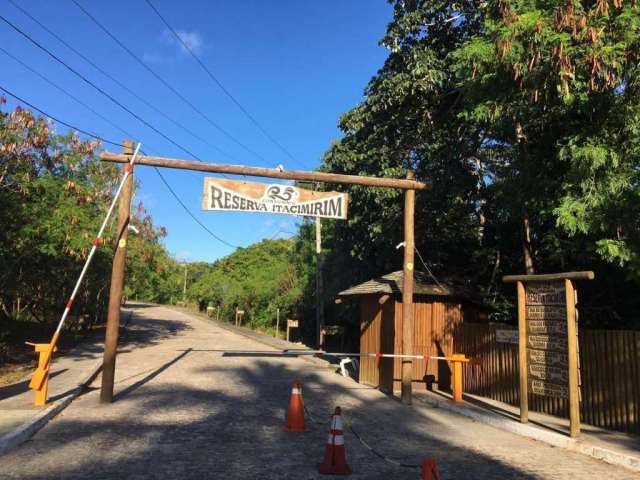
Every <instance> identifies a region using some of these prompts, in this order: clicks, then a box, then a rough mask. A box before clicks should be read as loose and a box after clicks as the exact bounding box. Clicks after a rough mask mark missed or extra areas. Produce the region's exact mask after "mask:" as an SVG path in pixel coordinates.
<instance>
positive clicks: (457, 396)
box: [449, 353, 469, 403]
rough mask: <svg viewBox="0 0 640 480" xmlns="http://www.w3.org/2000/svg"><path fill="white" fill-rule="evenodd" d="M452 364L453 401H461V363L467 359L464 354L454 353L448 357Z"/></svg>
mask: <svg viewBox="0 0 640 480" xmlns="http://www.w3.org/2000/svg"><path fill="white" fill-rule="evenodd" d="M449 360H451V363H452V364H453V401H454V402H456V403H461V402H462V364H463V363H467V362H468V361H469V359H468V358H467V357H465V356H464V354H458V353H454V354H453V355H451V356H450V357H449Z"/></svg>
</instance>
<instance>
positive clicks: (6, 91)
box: [0, 85, 241, 248]
mask: <svg viewBox="0 0 640 480" xmlns="http://www.w3.org/2000/svg"><path fill="white" fill-rule="evenodd" d="M0 90H2V91H3V92H5V93H6V94H7V95H10V96H11V97H13V98H15V99H16V100H18V101H19V102H21V103H24V104H25V105H27V106H29V108H32V109H33V110H36V111H37V112H39V113H40V114H42V115H44V116H45V117H47V118H50V119H51V120H53V121H54V122H57V123H59V124H61V125H64V126H65V127H67V128H70V129H72V130H76V131H78V132H80V133H83V134H84V135H87V136H89V137H92V138H95V139H96V140H100V141H101V142H103V143H108V144H111V145H114V146H117V147H123V146H124V145H122V144H121V143H118V142H114V141H112V140H108V139H106V138H104V137H102V136H100V135H98V134H96V133H92V132H89V131H88V130H84V129H82V128H78V127H76V126H75V125H72V124H70V123H68V122H65V121H64V120H60V119H59V118H57V117H54V116H53V115H50V114H49V113H47V112H45V111H44V110H42V109H40V108H38V107H36V106H35V105H33V104H32V103H29V102H27V101H26V100H25V99H23V98H21V97H19V96H18V95H16V94H15V93H13V92H12V91H10V90H8V89H6V88H4V87H3V86H2V85H0ZM125 133H126V132H125ZM142 153H143V154H144V155H146V153H145V152H142ZM154 169H155V170H156V173H157V174H158V175H159V176H160V178H161V179H162V182H163V183H164V184H165V186H166V187H167V189H168V190H169V192H171V194H172V195H173V197H174V198H175V199H176V201H177V202H178V203H179V204H180V206H181V207H182V208H183V209H184V210H185V212H187V214H188V215H189V216H190V217H191V218H192V219H193V220H194V221H195V222H196V223H197V224H198V225H200V226H201V227H202V228H203V229H204V230H205V231H206V232H207V233H208V234H209V235H211V236H212V237H213V238H215V239H216V240H218V241H219V242H220V243H223V244H225V245H227V246H229V247H232V248H241V247H239V246H238V245H233V244H231V243H229V242H227V241H226V240H224V239H223V238H221V237H219V236H218V235H216V234H215V233H213V232H212V231H211V230H210V229H209V228H208V227H207V226H206V225H204V224H203V223H202V222H201V221H200V220H199V219H198V218H197V217H196V216H195V215H194V214H193V213H192V212H191V210H190V209H189V207H187V206H186V205H185V203H184V202H183V201H182V200H181V199H180V197H179V196H178V194H177V193H176V192H175V190H173V188H171V185H169V182H168V181H167V180H166V178H164V176H163V175H162V173H160V171H159V170H158V168H157V167H154Z"/></svg>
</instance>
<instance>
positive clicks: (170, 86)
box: [71, 0, 269, 163]
mask: <svg viewBox="0 0 640 480" xmlns="http://www.w3.org/2000/svg"><path fill="white" fill-rule="evenodd" d="M71 1H72V2H73V3H74V4H75V5H76V6H77V7H78V8H79V9H80V10H81V11H82V12H83V13H84V14H85V15H86V16H87V17H88V18H89V19H90V20H91V21H92V22H93V23H95V24H96V25H97V26H98V28H100V29H101V30H102V31H103V32H104V33H105V34H107V35H108V36H109V37H110V38H111V39H112V40H113V41H114V42H116V43H117V44H118V45H119V46H120V47H121V48H122V49H123V50H124V51H125V52H127V53H128V54H129V55H130V56H131V57H132V58H133V59H134V60H135V61H136V62H137V63H138V64H140V65H141V66H142V67H143V68H144V69H145V70H147V71H148V72H149V73H150V74H151V75H153V76H154V77H155V78H156V79H157V80H158V81H159V82H161V83H162V84H163V85H164V86H165V87H166V88H168V89H169V90H170V91H171V92H172V93H173V94H174V95H176V96H177V97H178V98H180V100H182V101H183V102H184V103H186V104H187V105H188V106H189V107H190V108H191V109H192V110H193V111H195V112H196V113H197V114H198V115H200V116H201V117H202V118H204V119H205V120H206V121H207V122H208V123H209V124H211V125H212V126H213V127H214V128H215V129H216V130H218V131H219V132H220V133H222V134H223V135H224V136H225V137H227V138H228V139H230V140H231V141H233V142H234V143H235V144H237V145H238V146H240V147H241V148H242V149H244V150H245V151H247V152H248V153H250V154H251V155H253V156H255V157H256V158H258V159H260V160H262V161H263V162H265V163H269V162H268V160H267V159H266V158H264V157H263V156H262V155H260V154H259V153H257V152H256V151H255V150H253V149H251V148H250V147H248V146H247V145H245V144H244V143H242V142H241V141H240V140H238V139H237V138H236V137H234V136H233V135H232V134H230V133H229V132H227V131H226V130H225V129H224V128H222V127H221V126H220V125H219V124H218V123H216V122H214V121H213V120H212V119H211V118H210V117H209V116H208V115H206V114H205V113H204V112H203V111H202V110H200V109H199V108H198V107H196V106H195V105H194V104H193V103H192V102H191V101H189V100H188V99H187V98H186V97H185V96H184V95H182V94H181V93H180V92H179V91H178V90H176V89H175V88H174V87H173V86H172V85H171V84H170V83H169V82H167V81H166V80H165V79H164V78H162V77H161V76H160V75H159V74H158V73H156V71H155V70H153V69H152V68H151V67H150V66H149V65H147V64H146V63H145V62H144V61H143V60H142V59H141V58H140V57H138V56H137V55H136V54H135V53H133V52H132V51H131V50H130V49H129V48H128V47H127V46H126V45H125V44H124V43H122V41H120V40H119V39H118V37H116V36H115V35H114V34H113V33H111V32H110V31H109V29H107V28H106V27H105V26H104V25H103V24H102V23H100V21H99V20H98V19H97V18H95V17H94V16H93V15H91V13H89V12H88V11H87V10H86V9H85V8H84V7H83V6H82V5H80V3H78V2H77V0H71Z"/></svg>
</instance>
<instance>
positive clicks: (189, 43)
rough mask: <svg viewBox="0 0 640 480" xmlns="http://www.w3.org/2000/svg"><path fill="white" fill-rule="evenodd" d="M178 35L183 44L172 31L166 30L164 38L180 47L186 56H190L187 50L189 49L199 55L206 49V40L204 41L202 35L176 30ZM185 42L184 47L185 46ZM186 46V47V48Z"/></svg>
mask: <svg viewBox="0 0 640 480" xmlns="http://www.w3.org/2000/svg"><path fill="white" fill-rule="evenodd" d="M176 33H177V34H178V36H179V37H180V40H182V42H180V41H178V39H177V38H176V37H175V35H174V34H173V32H171V31H170V30H165V31H164V32H163V33H162V35H163V36H164V38H165V39H166V40H167V41H168V42H169V43H171V44H174V45H178V46H179V47H180V51H181V52H182V53H184V54H188V53H189V52H188V51H187V48H189V49H190V50H191V51H192V52H193V53H195V54H198V53H200V52H202V49H203V47H204V40H203V39H202V35H200V34H199V33H198V32H196V31H192V32H189V31H187V30H176ZM183 42H184V45H183ZM185 46H186V47H185Z"/></svg>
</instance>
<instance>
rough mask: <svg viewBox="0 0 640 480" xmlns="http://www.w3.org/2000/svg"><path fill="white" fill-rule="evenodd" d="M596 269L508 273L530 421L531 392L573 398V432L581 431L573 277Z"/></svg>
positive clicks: (523, 406)
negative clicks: (515, 307) (515, 299)
mask: <svg viewBox="0 0 640 480" xmlns="http://www.w3.org/2000/svg"><path fill="white" fill-rule="evenodd" d="M593 278H594V274H593V272H567V273H557V274H548V275H507V276H505V277H503V281H504V282H516V284H517V291H518V337H519V338H518V345H519V351H518V365H519V369H520V421H521V422H522V423H527V422H528V421H529V395H530V394H531V395H541V396H547V397H558V398H564V399H568V402H569V420H570V435H571V436H572V437H577V436H578V435H579V434H580V383H579V378H580V371H579V354H578V327H577V313H576V303H577V302H576V291H575V288H574V285H573V280H592V279H593Z"/></svg>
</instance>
